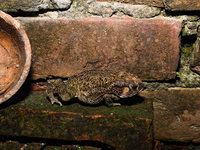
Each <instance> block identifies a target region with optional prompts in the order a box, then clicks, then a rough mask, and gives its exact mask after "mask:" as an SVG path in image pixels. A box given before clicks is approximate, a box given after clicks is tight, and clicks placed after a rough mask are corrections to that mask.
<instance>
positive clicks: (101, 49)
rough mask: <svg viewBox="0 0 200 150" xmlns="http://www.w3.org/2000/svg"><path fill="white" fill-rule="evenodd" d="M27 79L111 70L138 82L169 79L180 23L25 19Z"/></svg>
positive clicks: (175, 61) (172, 73)
mask: <svg viewBox="0 0 200 150" xmlns="http://www.w3.org/2000/svg"><path fill="white" fill-rule="evenodd" d="M21 23H22V24H23V25H24V28H25V30H26V32H27V34H28V37H29V39H30V42H31V45H32V70H31V73H32V78H33V79H38V78H46V77H51V76H59V77H69V76H71V75H73V74H75V73H79V72H82V71H83V70H89V69H98V68H101V69H115V70H124V71H128V72H132V73H134V74H137V75H138V76H139V77H140V78H141V79H143V80H169V79H174V78H175V76H176V69H177V67H178V62H179V46H180V39H179V34H180V31H181V28H182V25H181V21H179V20H174V19H169V18H156V19H144V20H143V19H133V18H114V17H113V18H106V19H103V18H99V17H92V18H86V19H82V20H78V19H77V20H73V19H54V20H51V19H24V20H23V21H22V20H21Z"/></svg>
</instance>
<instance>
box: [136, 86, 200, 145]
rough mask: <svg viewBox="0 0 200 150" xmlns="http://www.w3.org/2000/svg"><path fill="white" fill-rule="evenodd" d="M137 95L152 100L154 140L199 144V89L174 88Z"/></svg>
mask: <svg viewBox="0 0 200 150" xmlns="http://www.w3.org/2000/svg"><path fill="white" fill-rule="evenodd" d="M139 95H140V96H143V97H145V98H147V99H152V100H153V109H154V119H153V120H154V121H153V131H154V133H153V134H154V138H155V139H157V140H161V141H172V142H176V141H178V142H190V141H192V142H195V143H200V99H199V97H200V89H181V88H180V89H178V88H174V89H169V90H168V91H154V92H147V91H144V92H141V93H140V94H139Z"/></svg>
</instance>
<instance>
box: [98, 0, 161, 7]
mask: <svg viewBox="0 0 200 150" xmlns="http://www.w3.org/2000/svg"><path fill="white" fill-rule="evenodd" d="M98 1H100V2H103V1H104V2H105V1H107V2H121V3H128V4H134V5H148V6H158V7H164V4H163V0H148V1H147V0H139V1H138V0H98Z"/></svg>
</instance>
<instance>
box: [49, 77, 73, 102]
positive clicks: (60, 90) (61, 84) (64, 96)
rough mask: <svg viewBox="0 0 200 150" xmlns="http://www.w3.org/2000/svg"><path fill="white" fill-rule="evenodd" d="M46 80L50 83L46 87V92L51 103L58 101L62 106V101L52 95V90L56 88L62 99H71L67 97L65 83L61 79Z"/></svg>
mask: <svg viewBox="0 0 200 150" xmlns="http://www.w3.org/2000/svg"><path fill="white" fill-rule="evenodd" d="M47 82H48V83H50V86H48V87H47V91H46V93H47V95H48V97H49V99H50V100H51V103H52V104H54V103H58V104H59V105H60V106H62V103H61V102H60V101H58V100H57V99H55V97H54V95H53V91H54V90H55V89H56V88H57V89H58V95H59V96H60V97H61V98H62V100H64V101H68V100H70V99H71V97H67V89H66V86H65V83H64V82H63V81H62V80H61V79H56V80H55V81H54V82H53V83H51V80H48V81H47Z"/></svg>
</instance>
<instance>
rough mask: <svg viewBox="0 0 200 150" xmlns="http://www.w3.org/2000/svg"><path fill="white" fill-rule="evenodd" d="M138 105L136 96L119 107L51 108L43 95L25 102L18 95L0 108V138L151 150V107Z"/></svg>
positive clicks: (69, 105) (75, 105) (147, 103)
mask: <svg viewBox="0 0 200 150" xmlns="http://www.w3.org/2000/svg"><path fill="white" fill-rule="evenodd" d="M21 92H24V91H22V90H21ZM21 100H23V101H21ZM16 101H20V102H17V103H16ZM141 101H143V99H142V98H141V97H138V96H136V97H133V98H130V99H126V100H125V101H122V102H121V103H122V107H112V108H108V107H106V106H103V105H99V106H98V107H97V106H94V107H92V106H87V105H85V106H84V104H81V103H74V102H76V100H75V99H73V100H71V101H70V102H69V103H63V104H65V105H64V106H63V107H60V106H58V105H53V106H52V105H51V103H50V102H49V101H48V100H47V98H46V94H44V93H40V92H33V93H30V94H29V95H27V96H26V97H25V98H21V93H18V94H17V95H15V96H14V97H13V98H12V99H10V100H9V101H6V102H5V103H3V104H1V105H0V135H3V136H12V137H15V136H19V137H35V138H37V137H38V138H50V139H62V140H71V141H74V140H75V141H83V140H86V141H87V140H91V141H99V142H102V143H105V144H108V145H110V146H111V147H114V148H115V149H116V150H117V149H120V150H121V149H129V148H130V147H134V148H135V149H144V150H146V149H151V147H152V130H151V128H150V126H151V123H152V117H153V116H152V103H151V102H150V101H148V100H144V102H142V103H141ZM11 103H12V104H11ZM13 103H16V104H13ZM9 105H10V106H9ZM111 137H112V138H111Z"/></svg>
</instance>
